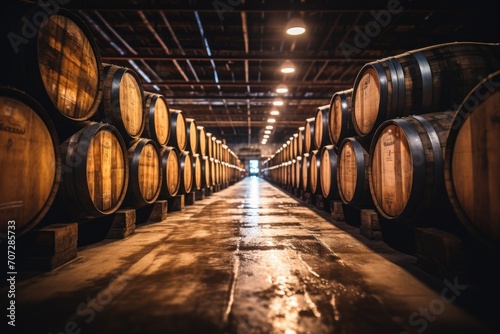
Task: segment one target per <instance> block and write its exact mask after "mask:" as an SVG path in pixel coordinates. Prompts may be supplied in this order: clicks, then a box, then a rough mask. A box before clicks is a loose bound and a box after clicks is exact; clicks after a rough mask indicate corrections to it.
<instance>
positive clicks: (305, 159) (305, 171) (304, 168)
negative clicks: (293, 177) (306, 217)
mask: <svg viewBox="0 0 500 334" xmlns="http://www.w3.org/2000/svg"><path fill="white" fill-rule="evenodd" d="M310 165H311V161H310V159H309V153H304V154H303V155H302V163H301V165H300V170H301V173H300V174H301V175H300V179H301V189H302V190H303V191H304V192H310V191H311V181H310V172H309V168H310V167H309V166H310Z"/></svg>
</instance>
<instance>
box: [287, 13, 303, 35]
mask: <svg viewBox="0 0 500 334" xmlns="http://www.w3.org/2000/svg"><path fill="white" fill-rule="evenodd" d="M305 31H306V24H305V22H304V20H302V19H301V18H300V17H294V18H292V19H291V20H290V21H288V23H287V24H286V33H287V34H288V35H294V36H295V35H302V34H303V33H304V32H305Z"/></svg>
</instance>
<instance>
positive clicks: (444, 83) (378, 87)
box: [352, 42, 500, 137]
mask: <svg viewBox="0 0 500 334" xmlns="http://www.w3.org/2000/svg"><path fill="white" fill-rule="evenodd" d="M499 69H500V44H498V43H476V42H457V43H445V44H438V45H433V46H429V47H426V48H421V49H416V50H412V51H409V52H405V53H402V54H399V55H396V56H394V57H389V58H385V59H381V60H377V61H374V62H370V63H367V64H365V65H364V66H363V67H362V68H361V70H360V71H359V73H358V75H357V77H356V79H355V82H354V86H353V93H352V99H353V100H352V104H353V124H354V128H355V130H356V133H357V134H358V135H359V136H361V137H365V136H366V137H371V136H372V135H373V134H374V133H375V131H376V130H377V127H378V126H379V125H380V124H381V123H382V122H383V121H385V120H388V119H393V118H398V117H405V116H409V115H418V114H426V113H433V112H441V111H445V110H453V111H456V109H457V107H458V105H459V104H460V103H461V102H462V101H463V99H464V98H465V97H466V96H467V94H469V92H470V91H471V90H472V89H473V88H474V87H475V86H476V85H477V84H478V77H481V76H482V77H485V76H487V75H489V74H490V73H492V72H494V71H497V70H499Z"/></svg>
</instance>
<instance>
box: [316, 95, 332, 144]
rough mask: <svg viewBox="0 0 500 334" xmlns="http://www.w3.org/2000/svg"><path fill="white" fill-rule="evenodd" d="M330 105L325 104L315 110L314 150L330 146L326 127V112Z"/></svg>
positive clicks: (327, 126) (327, 127)
mask: <svg viewBox="0 0 500 334" xmlns="http://www.w3.org/2000/svg"><path fill="white" fill-rule="evenodd" d="M329 110H330V105H329V104H326V105H323V106H320V107H318V108H317V109H316V115H315V119H314V149H316V150H321V149H322V148H323V146H326V145H330V144H331V140H330V132H329V125H328V111H329Z"/></svg>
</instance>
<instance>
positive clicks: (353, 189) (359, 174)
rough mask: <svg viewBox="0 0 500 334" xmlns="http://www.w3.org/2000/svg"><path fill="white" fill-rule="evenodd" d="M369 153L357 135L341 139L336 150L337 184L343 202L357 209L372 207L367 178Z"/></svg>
mask: <svg viewBox="0 0 500 334" xmlns="http://www.w3.org/2000/svg"><path fill="white" fill-rule="evenodd" d="M369 161H370V159H369V153H368V151H367V150H366V149H365V148H364V147H363V145H362V144H361V143H360V142H359V141H358V139H357V137H347V138H344V140H342V142H341V143H340V146H339V150H338V161H337V185H338V189H339V197H340V199H341V200H342V202H343V203H344V204H348V205H350V206H352V207H355V208H357V209H369V208H374V205H373V200H372V196H371V193H370V183H369V180H368V163H369Z"/></svg>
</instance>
